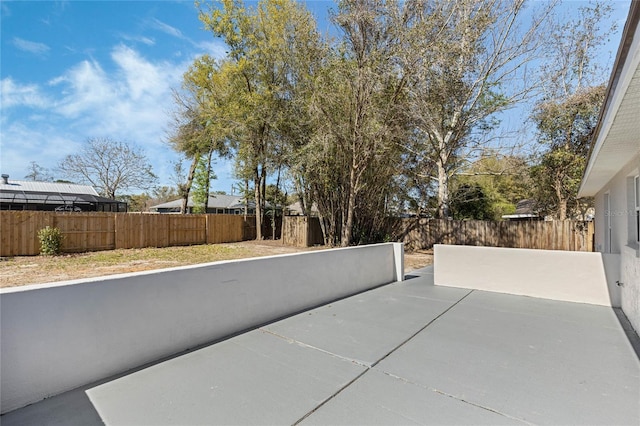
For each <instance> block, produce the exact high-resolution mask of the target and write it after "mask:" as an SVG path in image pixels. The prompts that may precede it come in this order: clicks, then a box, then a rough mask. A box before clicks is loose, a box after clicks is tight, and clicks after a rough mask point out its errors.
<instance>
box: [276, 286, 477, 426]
mask: <svg viewBox="0 0 640 426" xmlns="http://www.w3.org/2000/svg"><path fill="white" fill-rule="evenodd" d="M473 292H474V290H469V292H468V293H467V294H465V295H464V296H462V297H461V298H460V299H458V301H456V303H454V304H453V305H451V306H449V307H448V308H447V309H445V310H444V311H443V312H442V313H440V315H438V316H437V317H435V318H434V319H432V320H431V321H429V322H428V323H427V324H426V325H425V326H424V327H422V328H420V330H418V331H417V332H415V333H413V334H412V335H411V336H409V338H407V339H405V340H404V341H403V342H401V343H400V344H399V345H397V346H396V347H395V348H393V349H392V350H391V351H390V352H389V353H387V354H386V355H384V356H383V357H381V358H380V359H378V360H377V361H375V362H374V363H372V364H371V365H370V366H369V365H367V364H361V365H363V366H364V367H366V368H367V369H366V370H365V371H363V372H362V373H361V374H359V375H357V376H356V377H355V378H354V379H353V380H351V381H350V382H349V383H347V384H346V385H344V386H343V387H341V388H340V389H338V390H337V391H336V392H334V393H333V394H332V395H330V396H329V397H328V398H327V399H325V400H324V401H322V402H321V403H320V404H318V405H317V406H316V407H315V408H313V409H312V410H310V411H309V412H308V413H307V414H305V415H304V416H302V417H301V418H300V419H299V420H298V421H297V422H295V423H294V425H298V424H300V422H302V421H303V420H304V419H306V418H307V417H309V416H310V415H311V414H313V413H314V412H316V411H318V410H319V409H320V408H321V407H322V406H324V405H325V404H326V403H327V402H329V401H331V400H332V399H333V398H335V397H336V396H338V395H339V394H340V393H341V392H342V391H343V390H345V389H347V388H348V387H349V386H351V385H352V384H353V383H355V382H356V381H357V380H358V379H360V378H361V377H362V376H364V375H365V374H366V373H367V372H368V371H370V370H371V369H372V368H374V367H375V366H376V365H378V364H379V363H380V362H381V361H382V360H384V359H385V358H387V357H388V356H389V355H391V354H392V353H393V352H395V351H397V350H398V349H399V348H401V347H402V346H403V345H405V344H406V343H407V342H409V341H410V340H411V339H413V338H414V337H416V336H417V335H418V334H419V333H420V332H422V331H423V330H424V329H426V328H427V327H429V326H430V325H431V324H433V323H434V322H435V321H437V320H438V318H440V317H442V316H443V315H444V314H446V313H447V312H449V311H450V310H451V309H452V308H453V307H454V306H456V305H457V304H458V303H460V302H462V301H463V300H464V299H465V298H466V297H467V296H469V295H470V294H471V293H473ZM264 331H266V330H264ZM267 332H268V333H271V332H269V331H267ZM272 334H274V333H272ZM274 335H275V336H278V335H277V334H274ZM279 337H281V338H284V339H286V340H290V341H292V342H296V341H295V340H293V339H289V338H287V337H284V336H279ZM306 346H308V347H310V348H313V346H309V345H306ZM315 349H317V348H315ZM318 350H320V351H322V352H325V353H328V354H331V352H327V351H324V350H322V349H318ZM333 355H334V356H338V357H340V356H339V355H335V354H333ZM340 358H342V359H347V358H344V357H340Z"/></svg>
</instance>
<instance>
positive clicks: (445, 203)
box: [437, 157, 449, 219]
mask: <svg viewBox="0 0 640 426" xmlns="http://www.w3.org/2000/svg"><path fill="white" fill-rule="evenodd" d="M437 167H438V212H437V215H438V218H440V219H446V218H448V217H449V175H448V174H447V170H446V168H445V162H444V160H442V158H440V157H439V158H438V162H437Z"/></svg>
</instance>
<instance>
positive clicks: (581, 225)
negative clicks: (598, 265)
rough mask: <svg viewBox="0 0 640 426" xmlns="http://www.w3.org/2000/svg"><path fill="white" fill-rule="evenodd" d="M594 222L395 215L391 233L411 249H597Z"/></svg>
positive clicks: (391, 223) (391, 222)
mask: <svg viewBox="0 0 640 426" xmlns="http://www.w3.org/2000/svg"><path fill="white" fill-rule="evenodd" d="M593 233H594V226H593V222H582V221H569V220H565V221H552V222H546V221H521V222H510V221H502V222H489V221H479V220H469V221H466V220H465V221H462V220H440V219H421V218H410V219H392V220H391V221H390V234H391V235H392V236H393V238H394V239H395V240H396V241H401V242H404V243H405V245H406V246H407V247H408V248H409V249H430V248H432V247H433V245H434V244H456V245H471V246H486V247H512V248H530V249H544V250H571V251H593Z"/></svg>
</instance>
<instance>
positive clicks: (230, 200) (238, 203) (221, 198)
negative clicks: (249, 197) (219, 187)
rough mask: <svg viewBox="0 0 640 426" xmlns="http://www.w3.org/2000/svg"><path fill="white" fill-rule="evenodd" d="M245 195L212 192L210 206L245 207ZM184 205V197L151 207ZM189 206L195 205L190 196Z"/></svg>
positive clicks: (250, 204) (225, 207) (222, 207)
mask: <svg viewBox="0 0 640 426" xmlns="http://www.w3.org/2000/svg"><path fill="white" fill-rule="evenodd" d="M244 204H245V203H244V197H242V196H240V195H223V194H210V195H209V204H208V208H210V209H235V208H244ZM181 206H182V199H181V198H180V199H177V200H174V201H169V202H167V203H162V204H158V205H156V206H152V207H150V208H151V209H152V210H158V209H172V208H180V207H181ZM187 206H188V207H193V206H194V204H193V199H192V198H191V197H189V202H188V203H187ZM248 206H249V207H250V208H253V207H255V203H254V202H252V201H250V202H249V204H248Z"/></svg>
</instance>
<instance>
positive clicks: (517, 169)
mask: <svg viewBox="0 0 640 426" xmlns="http://www.w3.org/2000/svg"><path fill="white" fill-rule="evenodd" d="M451 186H452V194H451V205H452V206H453V205H454V204H455V206H456V209H453V207H452V212H453V213H452V215H453V217H454V218H458V216H459V214H458V213H457V212H459V211H460V205H461V203H464V202H465V200H469V197H467V195H466V192H467V191H465V190H461V188H462V187H466V188H470V187H476V186H477V187H479V188H480V189H481V191H482V200H483V203H484V204H482V207H483V208H484V210H482V214H478V216H477V217H465V218H466V219H473V218H475V219H483V220H500V219H501V218H502V216H503V215H506V214H512V213H514V212H515V210H516V204H517V203H518V201H520V200H523V199H528V198H531V196H532V190H531V187H532V182H531V178H530V166H529V164H528V163H527V161H525V159H524V158H522V157H518V156H504V155H500V154H499V153H498V152H495V151H493V152H490V153H489V155H488V156H487V157H484V158H480V159H478V160H476V161H474V162H473V163H471V164H470V165H469V166H468V167H467V168H465V169H463V170H461V171H460V172H458V173H457V174H456V175H455V176H454V177H453V179H452V181H451ZM471 200H473V201H475V199H474V198H473V197H471ZM456 211H457V212H456ZM475 211H480V209H475Z"/></svg>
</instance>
